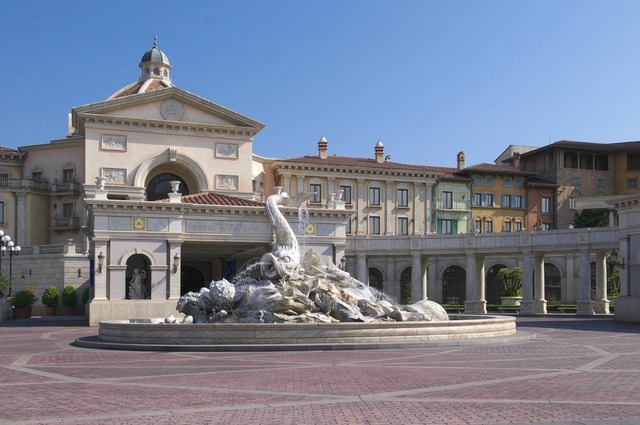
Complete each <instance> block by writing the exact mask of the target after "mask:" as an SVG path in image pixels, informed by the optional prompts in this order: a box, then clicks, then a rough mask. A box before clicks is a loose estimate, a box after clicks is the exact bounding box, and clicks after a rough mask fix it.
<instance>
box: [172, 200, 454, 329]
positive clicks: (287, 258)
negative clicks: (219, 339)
mask: <svg viewBox="0 0 640 425" xmlns="http://www.w3.org/2000/svg"><path fill="white" fill-rule="evenodd" d="M308 199H309V195H308V194H302V195H300V196H297V197H295V198H289V197H288V196H287V194H286V193H283V192H277V193H276V194H274V195H271V196H270V197H269V198H268V199H267V203H266V208H267V213H268V215H269V218H270V220H271V223H272V224H273V227H274V231H275V237H276V242H275V244H274V247H273V249H272V251H271V252H270V253H266V254H264V255H263V256H262V258H261V260H260V261H258V262H256V263H254V264H251V265H250V266H248V267H246V268H245V270H244V271H243V272H241V273H240V274H239V275H238V276H236V278H235V280H234V282H233V283H231V282H228V281H227V280H225V279H223V280H220V281H214V282H212V283H211V285H210V286H209V288H202V289H201V290H200V292H189V293H187V294H185V295H183V296H182V298H180V300H179V301H178V305H177V307H176V308H177V310H178V311H179V312H181V313H184V314H185V320H184V321H185V323H191V322H193V323H207V322H236V323H238V322H240V323H276V322H297V323H305V322H317V323H323V322H325V323H333V322H369V321H374V320H378V321H407V320H427V321H431V320H448V315H447V313H446V311H445V310H444V309H443V308H442V306H440V305H439V304H437V303H435V302H433V301H427V300H424V301H418V302H417V303H414V304H411V305H408V306H399V305H397V304H395V303H394V302H393V301H392V300H391V299H390V298H389V297H387V296H386V295H384V294H382V293H381V292H378V291H376V290H375V289H373V288H370V287H369V286H367V285H365V284H364V283H362V282H360V281H358V280H356V279H354V278H353V277H351V275H350V274H349V273H347V272H345V271H343V270H340V269H339V268H338V267H337V266H336V265H335V264H334V263H333V262H332V261H331V260H330V259H328V258H326V257H323V256H320V255H319V254H317V253H316V252H314V251H312V250H307V251H306V252H305V253H304V255H301V253H300V247H299V244H298V239H297V238H296V235H295V233H294V232H293V230H292V229H291V226H290V225H289V223H288V222H287V220H286V218H285V217H284V215H283V214H282V212H281V211H280V208H279V206H280V205H298V204H300V203H302V202H305V201H306V200H308Z"/></svg>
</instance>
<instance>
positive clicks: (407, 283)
mask: <svg viewBox="0 0 640 425" xmlns="http://www.w3.org/2000/svg"><path fill="white" fill-rule="evenodd" d="M410 302H411V267H407V268H406V269H404V270H403V271H402V274H401V275H400V304H409V303H410Z"/></svg>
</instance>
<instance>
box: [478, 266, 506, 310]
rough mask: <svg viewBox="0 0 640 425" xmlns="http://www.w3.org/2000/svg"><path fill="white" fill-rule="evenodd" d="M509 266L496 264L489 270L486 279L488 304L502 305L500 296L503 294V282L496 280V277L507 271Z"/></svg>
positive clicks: (485, 294)
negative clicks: (500, 272)
mask: <svg viewBox="0 0 640 425" xmlns="http://www.w3.org/2000/svg"><path fill="white" fill-rule="evenodd" d="M505 268H507V266H505V265H504V264H495V265H493V266H491V267H490V268H489V270H487V274H486V276H485V277H484V283H485V293H484V296H485V299H486V300H487V304H500V295H501V294H502V282H501V281H500V280H498V279H497V278H496V275H497V274H498V272H499V271H500V270H501V269H505Z"/></svg>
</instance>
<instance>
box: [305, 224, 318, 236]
mask: <svg viewBox="0 0 640 425" xmlns="http://www.w3.org/2000/svg"><path fill="white" fill-rule="evenodd" d="M304 230H305V232H307V235H312V234H314V233H315V232H316V226H314V225H313V224H311V223H309V224H307V226H306V227H305V228H304Z"/></svg>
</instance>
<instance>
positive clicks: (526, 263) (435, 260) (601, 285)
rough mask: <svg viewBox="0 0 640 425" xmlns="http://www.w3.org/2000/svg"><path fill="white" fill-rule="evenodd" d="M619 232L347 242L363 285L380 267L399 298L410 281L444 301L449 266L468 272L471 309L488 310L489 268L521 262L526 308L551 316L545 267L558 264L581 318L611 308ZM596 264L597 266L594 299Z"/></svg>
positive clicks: (414, 289)
mask: <svg viewBox="0 0 640 425" xmlns="http://www.w3.org/2000/svg"><path fill="white" fill-rule="evenodd" d="M617 233H618V232H617V228H615V227H608V228H598V229H568V230H555V231H540V232H519V233H504V234H466V235H452V236H445V237H443V236H442V235H434V236H423V237H393V236H386V237H382V238H380V237H378V238H372V237H366V236H354V237H352V238H350V239H349V240H348V241H347V247H346V256H347V258H346V267H347V271H349V272H350V273H351V274H352V275H354V276H355V277H356V278H357V279H358V280H360V281H362V282H369V279H370V276H371V274H370V273H371V271H372V270H375V273H376V274H377V275H379V276H382V277H383V282H382V288H381V289H382V290H383V292H385V293H386V294H389V295H392V296H394V297H395V298H397V299H398V300H402V298H403V287H402V286H403V285H405V284H407V281H408V282H409V283H408V284H409V285H410V286H411V290H410V292H411V294H415V296H413V297H412V299H411V301H417V299H432V300H433V301H436V302H439V303H443V301H444V299H443V298H444V294H443V282H444V280H446V279H445V273H446V272H447V270H450V269H451V268H452V267H455V268H459V269H462V270H463V271H464V275H465V285H464V291H465V296H464V299H465V301H464V307H465V312H466V313H472V314H483V313H486V312H487V297H486V292H487V288H488V286H487V275H488V273H487V272H488V271H489V269H490V268H491V267H492V266H494V265H503V266H507V267H515V266H520V267H522V270H523V282H522V295H523V296H522V301H521V303H520V313H521V314H545V313H546V312H547V299H546V298H545V264H546V265H547V266H548V265H552V267H554V268H555V269H557V270H558V272H559V274H560V285H561V288H560V289H561V299H562V302H564V303H572V304H576V306H577V311H576V312H577V314H580V315H590V314H596V313H598V314H599V313H609V300H608V299H607V275H606V255H607V254H608V253H610V252H611V251H613V250H614V249H617V248H618V247H619V241H618V235H617ZM592 262H595V265H596V267H595V284H596V285H595V297H592V286H591V282H592V276H591V263H592ZM409 268H410V269H409ZM409 270H410V273H408V271H409ZM409 276H410V278H409ZM369 283H371V282H369Z"/></svg>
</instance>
